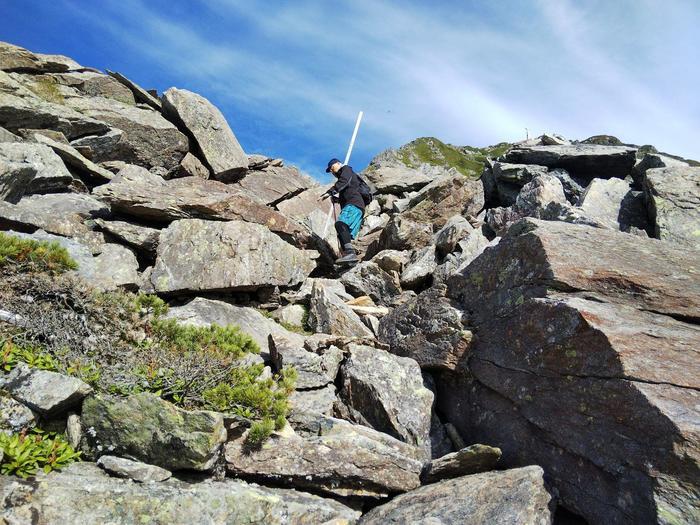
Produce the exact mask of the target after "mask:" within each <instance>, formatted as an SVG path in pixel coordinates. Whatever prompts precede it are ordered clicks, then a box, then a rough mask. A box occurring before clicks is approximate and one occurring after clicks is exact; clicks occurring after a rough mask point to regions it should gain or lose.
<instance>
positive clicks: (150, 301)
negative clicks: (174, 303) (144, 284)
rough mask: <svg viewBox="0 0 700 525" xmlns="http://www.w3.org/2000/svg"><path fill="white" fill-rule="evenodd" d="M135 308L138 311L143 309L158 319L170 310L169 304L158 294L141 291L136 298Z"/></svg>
mask: <svg viewBox="0 0 700 525" xmlns="http://www.w3.org/2000/svg"><path fill="white" fill-rule="evenodd" d="M134 310H135V311H136V312H137V313H140V312H142V311H143V312H144V313H146V315H151V316H153V318H154V319H157V318H159V317H161V316H163V315H165V314H166V313H167V312H168V304H167V303H166V302H165V301H163V299H161V298H160V297H158V296H157V295H150V294H145V293H140V294H138V295H137V296H136V297H135V299H134Z"/></svg>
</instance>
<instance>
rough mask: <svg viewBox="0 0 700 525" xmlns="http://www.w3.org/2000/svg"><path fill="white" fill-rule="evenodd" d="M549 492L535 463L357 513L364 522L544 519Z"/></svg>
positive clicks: (503, 524) (543, 524)
mask: <svg viewBox="0 0 700 525" xmlns="http://www.w3.org/2000/svg"><path fill="white" fill-rule="evenodd" d="M551 506H552V496H551V495H550V494H549V492H548V491H547V488H546V487H545V484H544V480H543V471H542V469H541V468H540V467H537V466H531V467H524V468H518V469H512V470H505V471H501V472H496V471H493V472H486V473H483V474H474V475H471V476H464V477H461V478H455V479H451V480H447V481H441V482H439V483H435V484H432V485H427V486H424V487H421V488H419V489H416V490H414V491H412V492H409V493H407V494H401V495H400V496H397V497H396V498H394V499H392V500H391V501H390V502H389V503H385V504H384V505H380V506H379V507H376V508H374V509H372V510H371V511H370V512H369V513H367V514H366V515H364V516H363V517H362V520H361V521H360V523H362V524H363V525H387V524H396V525H398V524H405V523H425V524H428V523H430V524H431V525H432V524H435V525H448V524H453V523H461V524H466V525H483V524H486V523H494V524H495V523H498V524H499V525H549V524H550V523H552V512H551V508H550V507H551Z"/></svg>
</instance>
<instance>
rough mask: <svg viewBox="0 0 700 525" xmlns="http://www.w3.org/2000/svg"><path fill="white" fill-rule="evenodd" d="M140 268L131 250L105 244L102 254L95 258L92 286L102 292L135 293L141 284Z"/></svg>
mask: <svg viewBox="0 0 700 525" xmlns="http://www.w3.org/2000/svg"><path fill="white" fill-rule="evenodd" d="M138 268H139V262H138V259H136V255H135V254H134V252H133V251H131V250H130V249H129V248H127V247H125V246H121V245H119V244H112V243H108V244H104V245H102V247H101V251H100V254H99V255H98V256H97V257H95V258H94V270H93V272H94V273H93V276H92V278H91V279H90V284H91V285H92V286H94V287H95V288H97V289H102V290H114V289H115V288H127V289H129V290H132V291H135V290H136V289H137V288H138V286H139V284H140V283H141V279H140V277H139V274H138ZM78 272H80V270H78Z"/></svg>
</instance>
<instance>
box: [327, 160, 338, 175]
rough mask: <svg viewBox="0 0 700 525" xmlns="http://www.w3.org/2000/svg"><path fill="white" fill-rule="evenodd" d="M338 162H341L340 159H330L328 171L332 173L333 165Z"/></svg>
mask: <svg viewBox="0 0 700 525" xmlns="http://www.w3.org/2000/svg"><path fill="white" fill-rule="evenodd" d="M336 162H340V161H339V160H338V159H331V160H329V161H328V167H327V168H326V173H330V171H331V166H332V165H333V164H335V163H336Z"/></svg>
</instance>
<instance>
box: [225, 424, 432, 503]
mask: <svg viewBox="0 0 700 525" xmlns="http://www.w3.org/2000/svg"><path fill="white" fill-rule="evenodd" d="M323 421H324V420H321V424H320V426H319V428H318V430H317V433H316V435H314V436H311V435H309V436H308V437H300V436H299V435H291V436H288V435H282V434H273V435H272V437H271V438H270V439H269V440H268V441H267V442H265V443H264V444H263V445H262V447H261V448H260V449H258V450H249V449H248V447H246V446H245V438H246V434H244V435H243V436H241V437H240V438H238V439H235V440H233V441H229V442H228V443H227V444H226V446H225V456H226V468H227V470H228V472H229V473H230V474H232V475H233V476H235V477H238V478H243V479H247V480H251V481H258V482H267V483H270V482H273V483H276V484H282V485H284V486H293V487H298V488H308V489H310V490H314V491H320V492H324V493H326V494H331V495H335V496H341V497H350V496H351V497H355V498H377V497H385V496H388V495H390V494H396V493H400V492H406V491H408V490H411V489H414V488H416V487H418V486H419V485H420V480H419V472H420V469H421V466H422V464H421V462H420V461H417V460H416V459H414V457H413V456H414V451H413V450H412V447H410V446H408V445H406V444H405V443H402V442H400V441H398V440H395V439H392V438H389V437H388V436H383V435H382V434H380V433H379V432H375V431H372V430H371V429H369V428H363V427H361V426H359V425H351V424H349V423H347V422H339V421H338V420H332V419H331V418H326V419H325V421H329V422H330V423H331V424H330V425H329V424H327V423H324V422H323Z"/></svg>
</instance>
